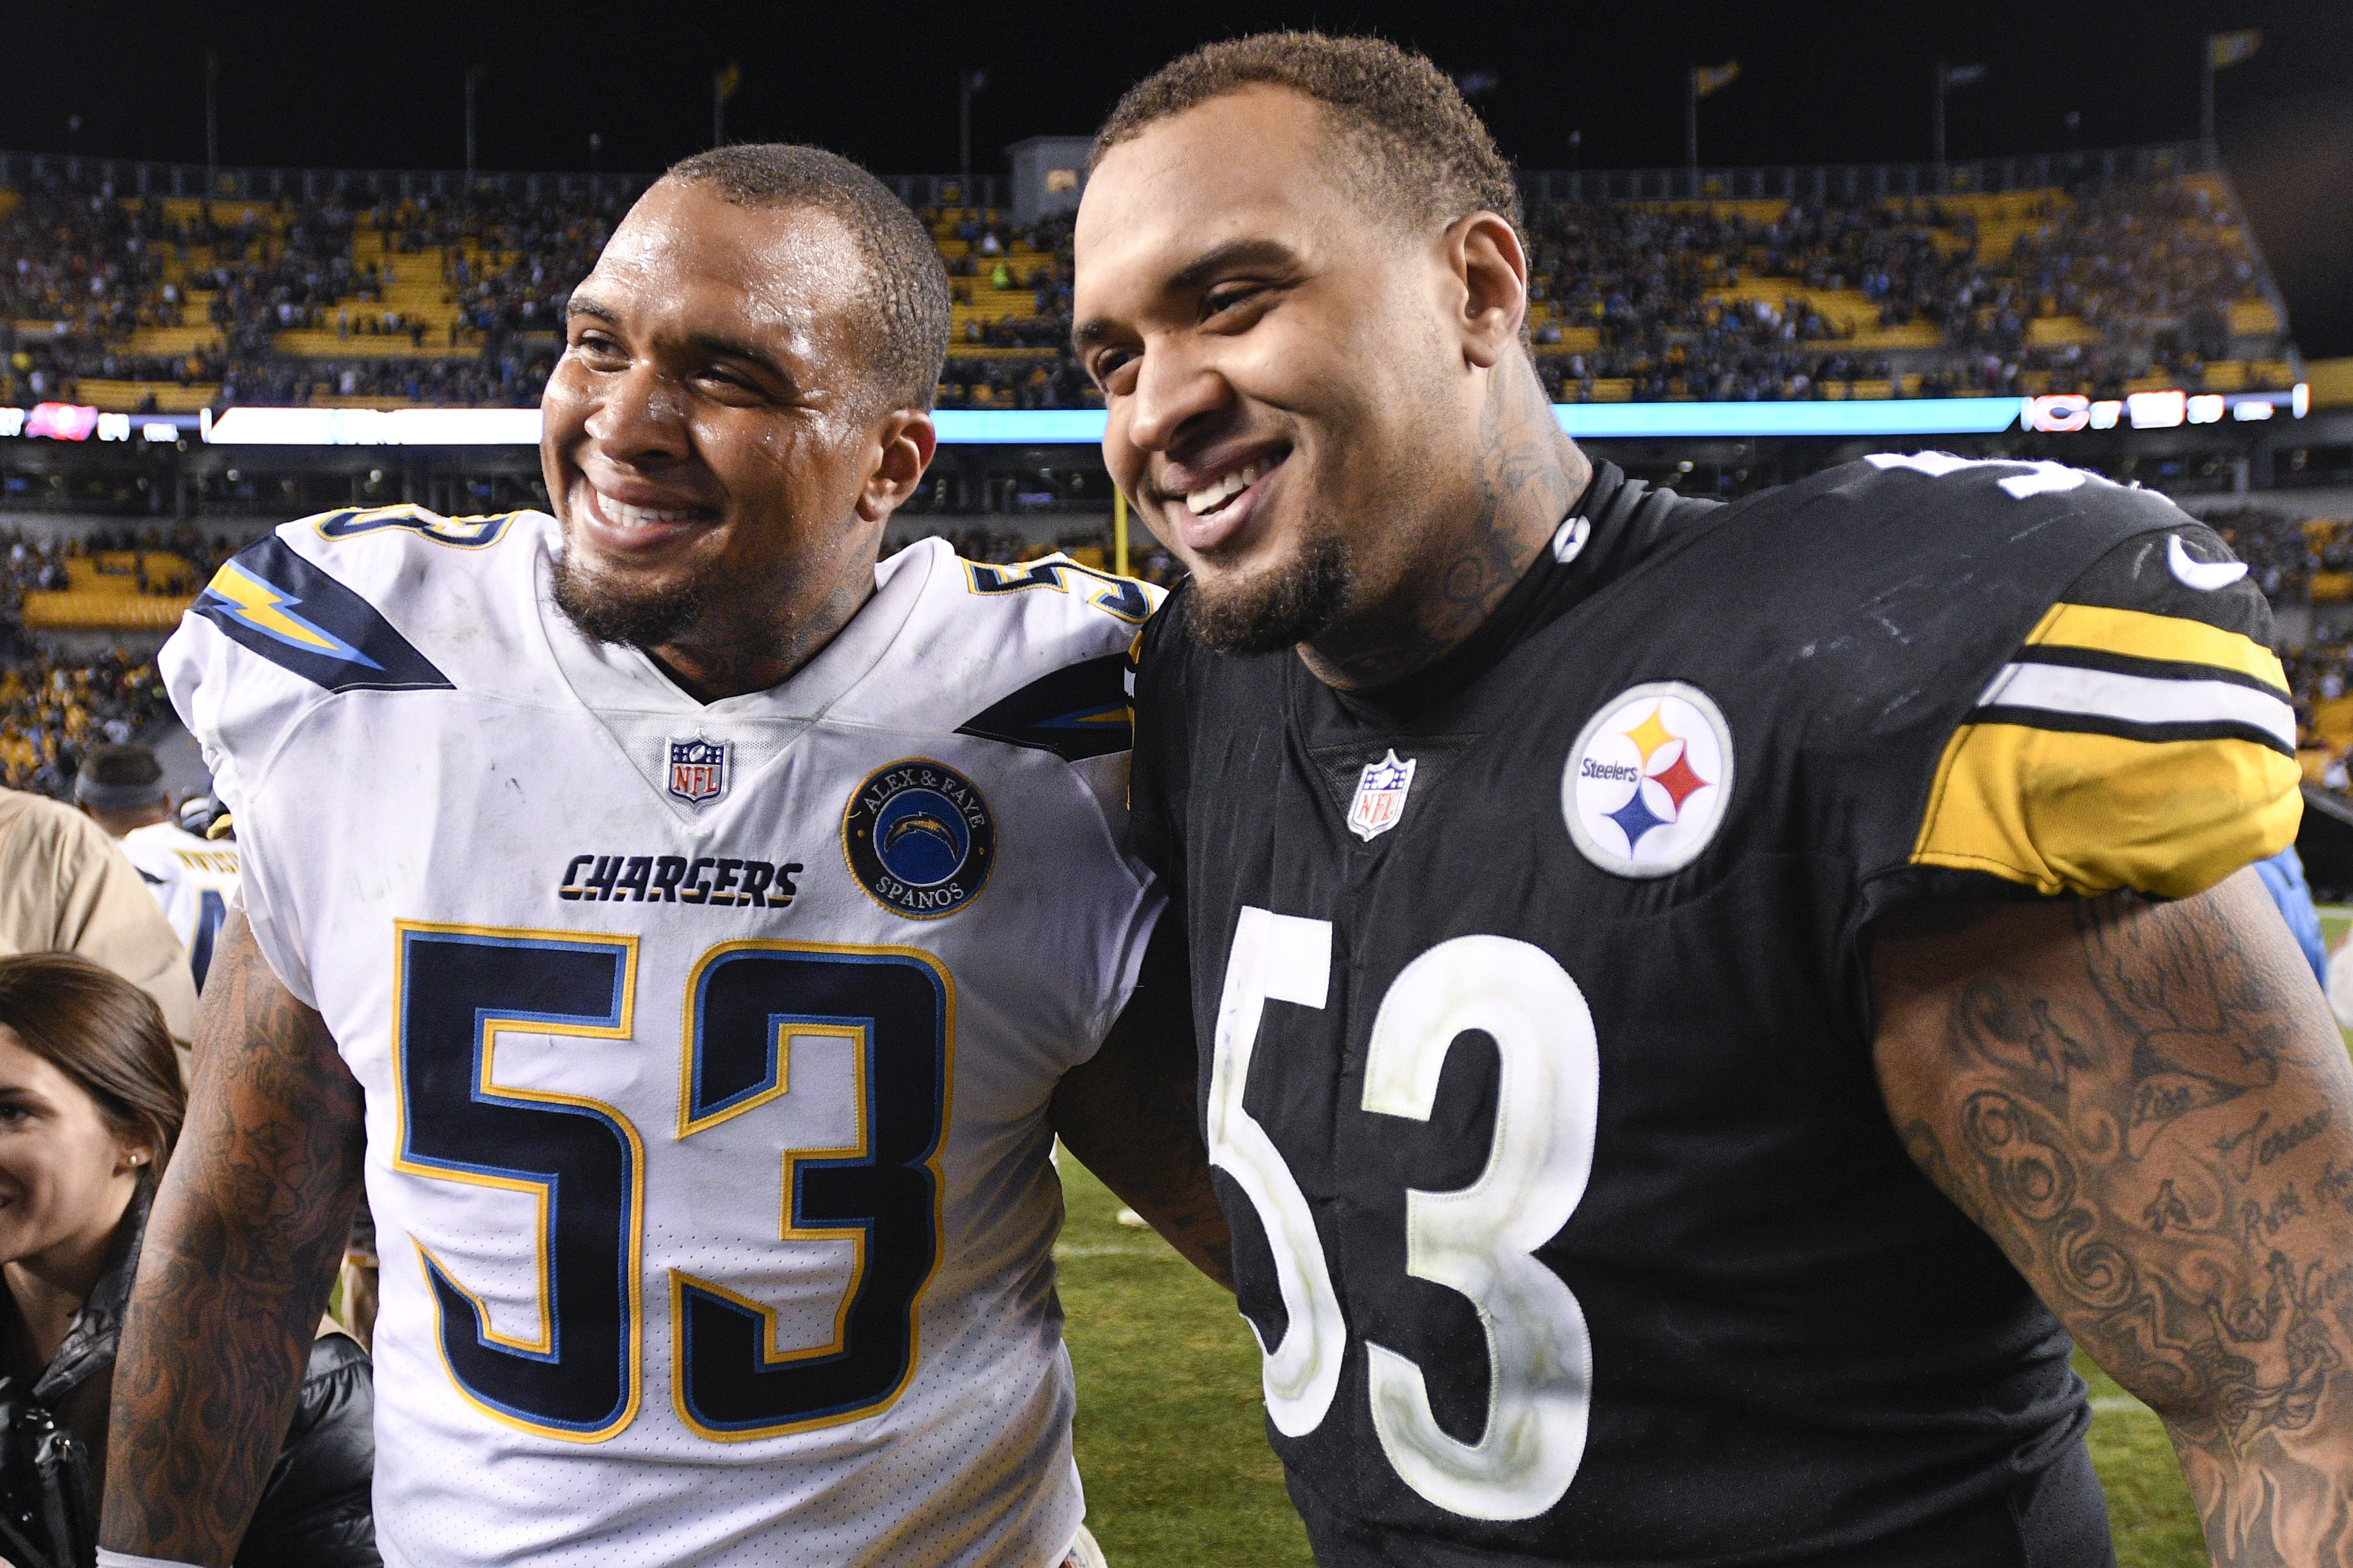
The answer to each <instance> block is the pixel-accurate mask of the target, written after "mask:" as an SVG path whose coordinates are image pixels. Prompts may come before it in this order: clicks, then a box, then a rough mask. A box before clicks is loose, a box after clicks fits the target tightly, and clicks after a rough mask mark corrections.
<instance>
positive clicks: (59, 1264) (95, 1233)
mask: <svg viewBox="0 0 2353 1568" xmlns="http://www.w3.org/2000/svg"><path fill="white" fill-rule="evenodd" d="M153 1155H154V1151H153V1149H152V1148H149V1147H148V1146H146V1145H145V1144H144V1143H143V1142H138V1141H136V1140H131V1139H126V1138H123V1137H121V1135H119V1134H117V1133H116V1132H115V1131H114V1130H113V1129H111V1127H109V1126H108V1125H107V1122H106V1119H105V1118H104V1116H102V1115H101V1114H100V1111H99V1108H98V1102H97V1101H96V1100H92V1099H91V1098H90V1094H89V1092H88V1091H87V1090H85V1089H82V1088H81V1086H80V1085H79V1084H77V1083H75V1082H74V1081H73V1080H72V1079H69V1078H68V1077H67V1076H66V1075H65V1074H64V1073H62V1072H60V1071H58V1069H57V1068H55V1067H53V1066H51V1065H50V1064H49V1062H48V1061H47V1059H45V1058H42V1057H40V1056H38V1055H37V1054H35V1053H34V1052H32V1051H29V1050H27V1049H26V1048H25V1045H24V1043H23V1042H22V1041H21V1040H19V1039H18V1038H17V1037H16V1031H15V1030H13V1029H11V1028H9V1027H8V1026H5V1024H0V1264H6V1265H10V1266H13V1267H22V1268H33V1269H35V1270H45V1269H50V1268H53V1269H55V1270H56V1271H57V1272H61V1273H66V1274H73V1273H76V1272H78V1271H79V1269H80V1268H82V1267H83V1266H84V1264H85V1263H86V1260H87V1259H89V1258H93V1257H102V1256H103V1255H104V1253H105V1251H106V1248H107V1246H108V1244H109V1243H110V1242H111V1239H112V1237H113V1235H114V1227H115V1226H116V1225H118V1224H119V1223H120V1222H121V1218H122V1214H123V1211H124V1209H126V1208H128V1207H129V1206H130V1204H131V1197H132V1193H134V1192H135V1191H136V1190H137V1189H138V1185H139V1173H140V1170H141V1168H142V1166H144V1165H145V1164H146V1163H148V1162H149V1161H150V1160H152V1159H153Z"/></svg>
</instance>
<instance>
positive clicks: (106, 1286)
mask: <svg viewBox="0 0 2353 1568" xmlns="http://www.w3.org/2000/svg"><path fill="white" fill-rule="evenodd" d="M185 1107H186V1092H185V1089H183V1088H182V1087H181V1083H180V1071H179V1064H178V1061H177V1060H176V1058H175V1057H174V1052H173V1049H172V1039H171V1037H170V1035H169V1034H167V1033H166V1032H165V1031H164V1016H163V1014H162V1012H161V1011H160V1010H158V1008H157V1007H156V1005H155V1003H154V1000H153V998H152V997H150V996H149V995H148V994H146V993H145V992H143V991H142V990H140V989H139V988H138V987H136V986H134V985H132V984H130V983H129V982H128V981H125V980H122V979H121V978H120V977H118V976H117V975H115V974H113V973H111V972H109V971H107V970H104V969H101V968H100V967H99V966H98V965H97V964H95V963H90V962H89V961H88V960H86V959H81V958H76V957H74V956H72V955H71V954H69V953H47V952H44V953H22V954H18V955H16V956H14V957H8V958H0V1282H5V1286H6V1289H5V1290H0V1560H5V1562H6V1563H9V1564H12V1565H13V1568H82V1565H83V1564H86V1563H90V1561H91V1560H92V1556H93V1554H94V1552H95V1549H96V1544H95V1543H96V1542H97V1538H98V1504H99V1498H98V1486H97V1481H98V1478H100V1477H101V1476H103V1475H104V1474H105V1473H106V1425H107V1406H108V1404H109V1401H110V1400H111V1395H112V1390H113V1383H114V1346H115V1340H116V1337H117V1336H118V1334H120V1332H121V1328H122V1310H123V1306H124V1303H126V1302H127V1301H128V1300H130V1297H131V1283H132V1276H133V1274H134V1272H135V1270H136V1268H137V1264H138V1258H139V1238H140V1235H141V1233H142V1231H143V1230H144V1229H145V1228H146V1223H147V1206H148V1202H149V1200H150V1198H151V1197H152V1196H153V1194H154V1190H155V1184H156V1182H157V1181H158V1179H159V1178H160V1177H161V1176H162V1175H163V1172H164V1165H165V1164H166V1163H169V1162H170V1160H171V1157H172V1146H173V1144H174V1142H176V1141H177V1139H178V1138H179V1135H180V1121H181V1117H182V1115H183V1113H184V1111H185ZM190 1351H191V1353H195V1354H201V1353H203V1352H202V1351H201V1349H200V1348H199V1347H195V1346H191V1347H190ZM373 1404H374V1402H373V1398H372V1389H371V1385H370V1382H369V1368H368V1362H367V1357H366V1356H365V1354H364V1353H363V1352H361V1350H360V1348H359V1347H358V1346H357V1345H355V1344H353V1342H351V1341H350V1340H348V1339H345V1338H343V1336H342V1335H340V1334H330V1335H327V1336H324V1337H322V1338H321V1339H320V1340H318V1341H317V1342H315V1343H313V1345H312V1346H311V1362H310V1368H309V1371H308V1373H307V1374H306V1375H305V1376H304V1378H303V1382H302V1387H301V1394H300V1395H299V1396H298V1398H297V1400H296V1404H295V1410H294V1419H293V1423H292V1425H291V1426H290V1429H289V1430H288V1433H287V1436H286V1443H285V1446H284V1447H283V1448H281V1449H280V1453H279V1456H278V1462H277V1465H276V1466H275V1468H273V1469H272V1470H271V1471H270V1477H269V1487H268V1489H266V1490H265V1491H264V1492H263V1494H262V1498H261V1504H260V1507H259V1509H258V1510H256V1511H255V1514H254V1518H253V1522H252V1524H251V1526H250V1527H249V1528H248V1531H247V1532H246V1538H245V1543H244V1545H243V1546H242V1547H241V1548H240V1549H239V1550H238V1552H237V1563H238V1564H239V1565H240V1568H280V1565H281V1564H283V1565H286V1568H292V1565H294V1564H302V1565H304V1568H380V1564H381V1562H382V1560H381V1559H380V1558H379V1557H378V1556H377V1555H376V1550H375V1527H374V1525H373V1523H372V1522H371V1520H370V1515H369V1510H368V1487H369V1482H370V1473H371V1471H372V1470H373V1469H374V1468H375V1445H374V1441H373V1438H372V1436H371V1435H370V1432H369V1423H370V1421H371V1418H372V1412H373Z"/></svg>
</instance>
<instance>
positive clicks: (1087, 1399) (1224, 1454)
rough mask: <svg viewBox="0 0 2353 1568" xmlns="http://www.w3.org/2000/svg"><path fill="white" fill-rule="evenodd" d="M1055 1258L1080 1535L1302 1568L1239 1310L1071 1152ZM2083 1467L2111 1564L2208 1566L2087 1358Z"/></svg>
mask: <svg viewBox="0 0 2353 1568" xmlns="http://www.w3.org/2000/svg"><path fill="white" fill-rule="evenodd" d="M1061 1171H1062V1195H1063V1201H1064V1203H1065V1205H1067V1207H1068V1209H1069V1213H1070V1217H1069V1219H1068V1221H1067V1222H1066V1223H1065V1224H1064V1226H1063V1227H1062V1238H1061V1241H1060V1244H1059V1245H1058V1246H1057V1247H1055V1249H1054V1253H1055V1257H1056V1258H1057V1260H1058V1261H1059V1263H1060V1289H1061V1295H1062V1308H1063V1310H1064V1311H1065V1312H1067V1313H1068V1314H1069V1321H1068V1323H1067V1324H1066V1325H1065V1327H1064V1334H1065V1336H1066V1337H1067V1338H1068V1340H1069V1342H1070V1346H1071V1363H1072V1364H1073V1365H1074V1366H1075V1367H1076V1368H1077V1370H1078V1379H1079V1415H1078V1424H1077V1436H1076V1441H1077V1446H1078V1455H1079V1473H1080V1474H1081V1475H1082V1477H1083V1478H1085V1480H1086V1488H1087V1524H1088V1527H1089V1528H1090V1529H1092V1531H1094V1532H1095V1538H1096V1539H1097V1540H1098V1541H1100V1542H1103V1554H1104V1556H1105V1557H1107V1558H1108V1559H1109V1560H1110V1562H1111V1564H1112V1568H1199V1565H1200V1564H1203V1563H1216V1564H1219V1568H1310V1564H1311V1563H1313V1561H1314V1560H1313V1559H1312V1558H1310V1557H1309V1555H1308V1552H1307V1538H1306V1534H1305V1532H1304V1531H1302V1530H1301V1529H1300V1526H1299V1519H1298V1516H1297V1515H1296V1514H1294V1513H1293V1512H1292V1510H1291V1502H1290V1500H1289V1499H1288V1498H1286V1497H1285V1496H1284V1495H1283V1490H1282V1466H1280V1465H1279V1464H1277V1463H1276V1462H1275V1458H1274V1454H1273V1452H1272V1450H1271V1449H1270V1448H1269V1447H1267V1442H1266V1420H1265V1413H1264V1409H1263V1407H1262V1406H1261V1404H1260V1401H1259V1387H1258V1345H1257V1342H1255V1341H1254V1340H1252V1339H1251V1338H1250V1330H1249V1329H1248V1328H1246V1327H1244V1326H1243V1323H1242V1321H1241V1319H1240V1317H1239V1316H1238V1315H1237V1314H1236V1313H1235V1311H1234V1307H1233V1300H1232V1298H1231V1297H1229V1296H1228V1295H1227V1294H1226V1293H1225V1292H1224V1291H1222V1290H1220V1289H1218V1288H1217V1287H1216V1286H1214V1285H1212V1284H1210V1283H1209V1282H1208V1280H1207V1279H1203V1278H1201V1276H1200V1275H1199V1274H1198V1273H1196V1272H1195V1271H1194V1269H1193V1267H1192V1265H1190V1264H1188V1263H1187V1262H1186V1261H1185V1260H1184V1259H1182V1258H1179V1257H1177V1256H1176V1251H1175V1249H1174V1248H1172V1247H1169V1246H1168V1244H1167V1243H1166V1242H1165V1241H1162V1240H1161V1239H1160V1238H1159V1237H1156V1236H1155V1235H1153V1234H1152V1232H1150V1231H1148V1230H1133V1229H1129V1228H1127V1227H1125V1226H1122V1225H1120V1224H1119V1223H1118V1222H1117V1221H1116V1219H1114V1217H1113V1215H1115V1214H1116V1213H1117V1211H1118V1209H1119V1200H1118V1199H1117V1198H1115V1197H1113V1195H1112V1194H1111V1193H1110V1192H1109V1191H1108V1190H1107V1189H1106V1188H1105V1187H1104V1186H1103V1184H1102V1183H1100V1182H1098V1181H1096V1180H1095V1179H1094V1177H1093V1176H1092V1175H1091V1174H1089V1173H1088V1172H1087V1170H1086V1168H1085V1167H1084V1166H1082V1165H1081V1164H1080V1163H1078V1162H1077V1161H1076V1160H1074V1159H1072V1158H1071V1156H1070V1154H1069V1153H1068V1152H1064V1153H1063V1155H1062V1163H1061ZM2076 1369H2077V1370H2078V1371H2080V1372H2081V1373H2083V1374H2084V1381H2085V1382H2087V1383H2089V1384H2091V1385H2092V1439H2091V1441H2092V1460H2093V1462H2094V1464H2095V1465H2097V1466H2098V1467H2099V1471H2100V1479H2102V1480H2103V1481H2104V1482H2105V1483H2106V1485H2107V1489H2108V1517H2109V1519H2110V1521H2112V1522H2113V1524H2114V1525H2115V1528H2116V1561H2117V1565H2118V1568H2205V1563H2206V1561H2207V1559H2206V1554H2205V1550H2204V1548H2203V1547H2202V1546H2200V1543H2199V1534H2198V1521H2197V1515H2196V1514H2195V1513H2194V1512H2193V1511H2192V1510H2191V1509H2190V1506H2189V1489H2188V1488H2187V1487H2186V1486H2185V1485H2184V1484H2183V1482H2182V1479H2181V1469H2180V1467H2179V1464H2177V1463H2176V1462H2175V1460H2174V1458H2173V1449H2172V1448H2171V1447H2169V1446H2168V1444H2167V1443H2166V1440H2165V1430H2164V1428H2163V1427H2162V1426H2160V1425H2159V1424H2158V1419H2157V1417H2156V1415H2153V1414H2152V1413H2151V1412H2150V1411H2149V1409H2148V1407H2147V1406H2146V1405H2142V1404H2141V1403H2140V1402H2139V1401H2138V1400H2137V1399H2135V1398H2133V1397H2132V1396H2131V1395H2130V1394H2126V1393H2125V1392H2124V1390H2122V1389H2120V1388H2118V1387H2117V1386H2116V1384H2113V1383H2111V1382H2109V1381H2108V1378H2107V1375H2106V1374H2105V1373H2102V1372H2101V1371H2100V1370H2099V1369H2098V1368H2097V1367H2095V1366H2093V1365H2092V1364H2091V1363H2089V1362H2087V1361H2085V1360H2084V1358H2083V1357H2082V1356H2080V1355H2079V1356H2077V1357H2076Z"/></svg>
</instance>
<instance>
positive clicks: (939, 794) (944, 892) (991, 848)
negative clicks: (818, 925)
mask: <svg viewBox="0 0 2353 1568" xmlns="http://www.w3.org/2000/svg"><path fill="white" fill-rule="evenodd" d="M841 853H842V857H843V858H845V859H847V860H848V861H849V874H850V876H852V877H853V878H855V879H857V881H858V885H859V886H860V887H861V888H863V889H866V891H867V892H868V893H869V894H870V895H871V896H872V898H873V900H874V901H875V902H876V903H878V904H881V906H882V907H883V908H884V909H886V910H890V911H891V912H892V914H894V915H904V916H905V917H906V918H907V919H909V920H911V921H930V920H937V919H939V918H940V917H941V916H942V915H947V914H954V913H955V911H956V910H960V909H962V908H964V907H965V905H966V904H968V903H970V902H972V901H973V900H975V899H976V898H978V897H979V896H980V890H981V889H983V888H984V887H986V886H987V885H988V874H989V872H990V871H992V870H994V869H995V868H996V866H997V819H996V817H995V816H993V815H992V814H991V813H990V811H989V809H988V802H987V799H986V798H985V797H983V796H982V795H981V793H980V791H979V789H978V788H976V786H975V785H974V784H973V782H972V781H971V780H970V779H968V778H966V777H965V776H964V775H963V774H962V773H958V772H956V771H955V769H954V768H951V767H947V766H944V765H943V764H942V763H935V762H932V761H931V760H929V759H928V758H924V757H910V758H908V759H906V760H905V761H904V762H897V763H892V764H891V765H890V766H889V767H886V768H879V769H877V770H875V772H874V773H872V774H871V775H869V776H868V778H867V780H866V782H865V783H864V784H860V785H859V786H858V788H857V790H856V791H855V792H854V793H852V794H851V795H850V797H849V810H848V811H846V812H844V813H843V815H842V819H841Z"/></svg>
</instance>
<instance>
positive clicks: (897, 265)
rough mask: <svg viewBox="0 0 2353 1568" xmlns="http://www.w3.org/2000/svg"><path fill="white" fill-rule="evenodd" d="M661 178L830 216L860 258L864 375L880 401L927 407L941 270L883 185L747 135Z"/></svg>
mask: <svg viewBox="0 0 2353 1568" xmlns="http://www.w3.org/2000/svg"><path fill="white" fill-rule="evenodd" d="M662 177H663V178H664V179H668V180H684V181H689V182H691V183H692V184H699V185H707V186H709V187H710V188H711V189H712V191H714V192H716V193H717V194H718V195H719V196H720V197H721V198H722V199H723V200H725V201H728V202H732V203H733V204H734V205H737V206H743V207H795V206H798V207H810V208H814V209H816V210H817V211H819V212H824V213H830V214H831V215H832V216H834V217H836V218H838V219H839V220H840V221H841V223H842V225H843V226H845V227H846V228H848V229H849V232H850V234H851V235H852V237H855V238H856V240H857V241H858V245H859V247H860V252H861V253H862V255H863V258H864V259H865V262H866V270H867V277H868V280H869V281H868V288H867V301H868V303H870V304H871V306H872V307H873V309H872V310H871V320H872V322H873V325H872V327H871V330H870V333H869V338H870V342H869V343H868V350H869V353H868V363H867V367H866V368H867V372H868V374H869V375H870V376H871V379H872V381H873V384H874V388H875V392H876V395H877V396H878V397H879V398H880V400H881V404H882V406H883V407H885V408H929V407H930V406H931V405H932V400H933V398H934V396H935V395H936V394H937V392H938V388H939V383H940V372H941V369H942V368H943V367H944V365H945V364H946V363H947V356H948V273H947V268H945V267H944V266H943V265H942V264H941V262H940V253H939V251H938V250H937V249H936V248H935V247H934V246H933V244H932V237H931V236H930V234H928V233H927V232H925V230H924V228H923V225H922V224H921V223H920V222H918V221H916V218H915V215H914V214H913V213H911V212H909V211H908V210H907V204H906V203H904V202H902V201H901V200H900V199H899V198H898V197H897V196H896V195H892V192H891V187H890V186H888V185H886V184H883V183H882V182H881V181H880V180H878V179H876V178H875V177H874V176H873V175H872V174H869V173H867V172H866V171H865V170H864V169H861V168H860V167H859V166H858V165H857V164H855V163H851V162H850V161H849V159H847V158H844V157H841V156H839V154H837V153H828V152H827V151H826V150H825V149H824V148H822V147H803V146H798V145H795V144H792V143H789V142H747V143H744V144H743V145H740V146H733V147H714V148H712V150H711V151H710V152H708V153H696V154H695V155H694V156H693V157H691V158H687V159H683V160H681V161H680V162H679V163H673V164H671V165H670V169H669V170H668V171H667V172H666V173H665V174H663V176H662Z"/></svg>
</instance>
